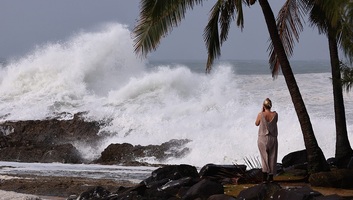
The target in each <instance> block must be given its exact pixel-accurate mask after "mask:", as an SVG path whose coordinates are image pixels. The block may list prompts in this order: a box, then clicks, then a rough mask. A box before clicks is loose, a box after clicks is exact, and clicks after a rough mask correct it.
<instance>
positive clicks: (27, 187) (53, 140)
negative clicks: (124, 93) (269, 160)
mask: <svg viewBox="0 0 353 200" xmlns="http://www.w3.org/2000/svg"><path fill="white" fill-rule="evenodd" d="M100 126H102V123H101V122H87V121H85V120H84V119H83V118H82V113H79V114H76V115H74V116H73V118H72V119H70V120H60V119H47V120H28V121H16V122H11V121H7V122H3V123H1V124H0V160H1V161H12V162H35V163H51V162H59V163H73V164H78V163H95V164H103V165H126V166H146V165H147V166H148V165H150V164H148V163H144V162H140V161H138V160H141V158H144V157H155V158H156V160H159V161H161V162H162V161H163V160H165V159H168V158H170V157H182V156H183V155H185V154H187V153H188V151H189V149H188V148H186V147H185V144H187V143H188V142H190V141H188V140H171V141H168V142H165V143H163V144H160V145H148V146H140V145H136V146H133V145H131V144H127V143H123V144H110V145H109V146H108V147H107V148H106V149H105V150H104V151H102V152H101V155H100V157H99V158H97V159H94V160H87V159H85V157H84V156H82V154H81V153H80V152H79V151H78V149H76V147H75V144H77V142H80V144H84V145H87V146H90V147H93V148H95V147H96V146H97V145H99V143H100V142H101V141H103V140H104V139H105V138H104V137H103V136H102V134H98V133H99V129H100ZM351 161H352V160H351ZM347 163H348V164H347V167H345V168H337V167H336V166H335V165H334V163H330V164H331V167H332V170H331V171H330V172H322V173H317V174H311V175H310V176H309V175H308V174H307V171H306V152H305V150H302V151H298V152H292V153H290V154H288V155H287V156H285V157H284V158H283V159H282V163H279V164H278V169H279V170H278V176H277V177H276V179H275V180H276V182H275V183H267V184H263V183H262V181H261V177H262V176H261V170H260V169H258V168H252V169H248V168H247V166H246V165H213V164H209V165H205V166H204V167H203V168H202V169H201V170H200V171H198V170H197V169H196V168H195V167H194V166H190V165H166V166H158V167H159V168H158V169H156V170H155V171H153V172H152V173H151V176H150V177H148V178H146V179H145V180H143V181H142V182H141V183H138V184H136V183H131V182H128V181H126V180H118V181H116V180H106V179H99V180H97V179H89V178H84V177H81V178H74V177H42V176H41V177H39V176H22V177H16V178H9V179H1V181H0V190H8V191H15V192H20V193H28V194H35V195H41V196H56V197H62V198H66V199H116V200H120V199H197V198H199V199H210V200H212V199H213V200H217V199H220V200H221V199H353V195H352V194H351V193H350V191H353V169H352V168H353V166H352V165H353V164H352V162H347ZM293 182H295V183H298V184H299V185H298V186H289V185H290V184H292V183H293ZM242 186H244V188H242ZM314 187H316V188H317V187H324V188H325V189H327V190H328V189H329V188H331V189H332V188H340V189H342V190H343V189H345V190H347V191H348V192H346V193H342V192H341V193H339V194H337V193H332V194H329V195H325V194H324V193H322V192H318V191H317V189H316V190H314V189H313V188H314ZM270 197H271V198H270ZM284 197H286V198H284Z"/></svg>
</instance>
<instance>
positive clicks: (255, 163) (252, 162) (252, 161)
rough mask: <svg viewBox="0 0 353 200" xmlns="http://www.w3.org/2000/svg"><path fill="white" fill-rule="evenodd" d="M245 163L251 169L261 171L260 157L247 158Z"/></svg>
mask: <svg viewBox="0 0 353 200" xmlns="http://www.w3.org/2000/svg"><path fill="white" fill-rule="evenodd" d="M244 162H245V165H246V166H247V167H248V168H249V169H261V162H260V160H259V157H250V158H249V157H245V158H244Z"/></svg>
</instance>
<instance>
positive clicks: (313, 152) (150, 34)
mask: <svg viewBox="0 0 353 200" xmlns="http://www.w3.org/2000/svg"><path fill="white" fill-rule="evenodd" d="M302 1H303V2H304V1H305V0H302ZM202 2H203V1H202V0H141V11H140V19H139V20H138V24H137V26H136V27H135V29H134V33H135V52H136V53H137V54H140V55H142V56H146V55H147V53H148V52H150V51H152V50H155V49H156V48H157V47H158V44H159V42H160V40H161V38H162V37H164V36H165V35H167V34H168V33H169V32H170V31H171V30H172V28H173V27H175V26H178V25H179V23H180V21H181V20H182V19H183V18H184V17H185V12H186V10H187V9H193V7H194V6H195V5H201V4H202ZM243 3H245V4H246V5H249V6H250V5H253V4H254V3H256V0H246V1H245V0H217V1H216V3H215V5H214V6H213V7H212V9H211V12H210V18H209V22H208V24H207V26H206V28H205V31H204V40H205V43H206V46H207V51H208V60H207V65H206V72H210V70H211V68H212V63H213V61H214V59H215V58H218V57H219V56H220V55H221V51H220V47H221V45H222V43H223V42H224V41H226V40H227V36H228V31H229V27H230V23H231V22H232V20H235V21H236V23H237V26H238V27H241V28H243V22H244V21H243V9H242V5H243ZM259 3H260V6H261V8H262V12H263V14H264V17H265V20H266V24H267V28H268V31H269V34H270V38H271V41H272V44H273V49H274V52H276V58H277V59H276V60H278V63H279V65H280V66H281V69H282V73H283V75H284V78H285V81H286V84H287V87H288V90H289V93H290V95H291V98H292V102H293V104H294V108H295V110H296V113H297V116H298V119H299V123H300V126H301V129H302V133H303V137H304V143H305V147H306V150H307V154H308V164H309V166H308V171H309V173H315V172H320V171H328V170H329V166H328V164H327V162H326V159H325V156H324V154H323V153H322V150H321V149H320V147H319V146H318V143H317V141H316V138H315V135H314V131H313V128H312V125H311V122H310V117H309V115H308V112H307V110H306V107H305V104H304V101H303V98H302V96H301V93H300V91H299V87H298V85H297V82H296V80H295V77H294V74H293V71H292V68H291V66H290V64H289V61H288V58H287V55H286V50H285V48H284V46H283V43H282V41H281V39H280V37H279V34H278V33H279V32H278V29H277V26H276V20H275V17H274V15H273V12H272V9H271V6H270V5H269V3H268V1H267V0H259ZM218 25H220V28H219V27H218ZM219 29H220V33H219Z"/></svg>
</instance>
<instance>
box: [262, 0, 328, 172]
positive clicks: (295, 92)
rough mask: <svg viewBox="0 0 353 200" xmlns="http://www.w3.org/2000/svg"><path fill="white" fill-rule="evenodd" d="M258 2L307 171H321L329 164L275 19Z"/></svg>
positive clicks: (263, 4)
mask: <svg viewBox="0 0 353 200" xmlns="http://www.w3.org/2000/svg"><path fill="white" fill-rule="evenodd" d="M259 3H260V5H261V8H262V12H263V14H264V17H265V20H266V24H267V28H268V31H269V34H270V38H271V40H272V43H273V46H274V50H275V52H276V54H277V56H278V60H279V62H280V65H281V69H282V73H283V76H284V78H285V81H286V84H287V87H288V90H289V93H290V95H291V97H292V101H293V104H294V108H295V111H296V113H297V116H298V119H299V123H300V126H301V129H302V132H303V137H304V143H305V148H306V151H307V155H308V172H309V173H315V172H321V171H328V170H329V165H328V163H327V162H326V159H325V156H324V154H323V152H322V150H321V148H320V147H319V145H318V143H317V141H316V138H315V135H314V131H313V128H312V125H311V122H310V118H309V115H308V112H307V110H306V107H305V104H304V101H303V98H302V96H301V94H300V91H299V88H298V85H297V82H296V80H295V77H294V74H293V71H292V68H291V66H290V64H289V61H288V58H287V55H286V53H285V50H284V47H283V44H282V42H281V39H280V37H279V35H278V29H277V25H276V20H275V17H274V15H273V12H272V9H271V7H270V5H269V3H268V1H267V0H259Z"/></svg>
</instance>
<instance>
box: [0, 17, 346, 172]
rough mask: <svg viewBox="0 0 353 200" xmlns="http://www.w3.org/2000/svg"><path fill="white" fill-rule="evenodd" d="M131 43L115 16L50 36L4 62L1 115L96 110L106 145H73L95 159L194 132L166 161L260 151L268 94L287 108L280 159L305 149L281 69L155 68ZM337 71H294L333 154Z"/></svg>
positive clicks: (282, 115)
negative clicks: (275, 73)
mask: <svg viewBox="0 0 353 200" xmlns="http://www.w3.org/2000/svg"><path fill="white" fill-rule="evenodd" d="M132 44H133V42H132V39H131V38H130V32H129V30H128V29H127V28H126V27H125V26H122V25H119V24H109V25H106V26H104V27H103V28H102V29H101V30H99V31H97V32H93V33H85V32H83V33H79V34H77V35H75V36H73V37H72V38H71V39H70V40H68V41H66V42H62V43H48V44H47V45H45V46H43V47H38V49H37V50H35V51H34V52H31V53H29V54H28V55H27V56H24V57H23V58H22V59H19V60H17V61H12V62H10V63H9V64H8V65H7V66H6V67H5V68H1V69H0V70H1V71H0V82H1V85H0V102H1V104H0V116H2V118H1V120H2V121H4V120H20V119H43V118H45V117H48V116H53V115H55V113H61V112H69V113H76V112H80V111H88V114H87V118H88V119H91V120H109V122H110V123H109V125H107V126H105V127H103V128H102V130H101V133H100V134H107V133H109V134H110V135H111V137H110V138H108V139H107V140H106V141H105V142H104V143H103V144H102V145H101V146H99V147H98V149H96V147H85V146H82V144H79V143H77V144H75V145H76V146H77V147H78V148H79V149H80V151H81V152H82V153H83V154H84V155H86V157H87V158H94V157H97V156H98V155H99V154H100V152H101V151H102V150H104V149H105V148H106V147H107V145H109V144H110V143H122V142H128V143H132V144H140V145H148V144H161V143H163V142H166V141H169V140H170V139H190V140H192V142H190V143H189V144H187V147H189V148H190V150H191V151H190V153H189V154H188V155H186V156H185V157H183V158H181V159H170V160H167V161H165V163H188V164H193V165H197V166H203V165H204V164H207V163H220V164H229V163H233V162H237V163H239V162H243V160H242V159H243V158H244V157H256V156H258V150H257V145H256V140H257V127H256V126H255V125H254V121H255V117H256V115H257V113H258V112H259V111H260V109H261V103H262V101H263V99H265V98H266V97H270V98H271V99H272V100H273V105H274V107H273V109H274V110H276V111H278V113H279V124H278V126H279V138H278V139H279V159H281V158H282V157H283V156H284V155H286V154H287V153H289V152H291V151H295V150H301V149H304V143H303V136H302V134H301V130H300V125H299V123H298V119H297V116H296V113H295V111H294V108H293V103H292V102H291V98H290V95H289V92H288V89H287V86H286V83H285V81H284V78H283V76H279V77H278V78H277V79H276V80H273V79H272V77H271V75H270V74H261V73H260V74H257V75H253V74H246V73H245V74H244V73H243V72H242V73H237V71H238V70H237V69H242V68H246V67H249V68H250V67H252V66H251V63H252V62H251V61H249V63H248V64H244V62H239V63H237V62H233V63H230V64H225V63H221V64H217V65H216V66H215V67H214V70H213V71H212V73H211V74H210V75H206V74H204V73H199V72H195V71H194V70H192V69H190V66H188V65H187V64H184V65H178V64H177V65H168V64H166V65H153V63H149V65H148V66H151V65H152V68H151V67H149V68H147V65H146V64H145V61H143V60H140V59H139V58H137V57H136V56H135V54H134V52H133V45H132ZM194 64H195V63H194ZM264 64H266V62H264ZM200 65H201V64H200ZM260 67H262V66H260ZM264 67H265V66H264ZM252 71H254V70H253V69H252ZM329 77H330V74H329V73H302V74H297V75H296V78H297V82H298V85H299V88H300V91H301V92H302V96H303V98H304V101H305V103H306V105H307V109H308V112H309V115H310V118H311V122H312V124H313V127H314V131H315V134H316V137H317V140H318V143H319V145H320V147H321V148H322V149H323V151H324V153H325V156H326V157H331V156H333V155H334V148H335V147H334V146H335V142H334V141H335V134H334V133H335V128H334V115H333V99H332V86H331V83H330V79H329ZM345 100H346V110H347V122H348V129H349V138H350V139H351V138H352V129H353V119H352V118H351V116H353V115H352V110H353V108H352V107H353V105H352V104H353V103H352V98H351V96H349V94H348V95H346V94H345ZM149 159H150V158H149ZM279 161H280V160H279Z"/></svg>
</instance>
